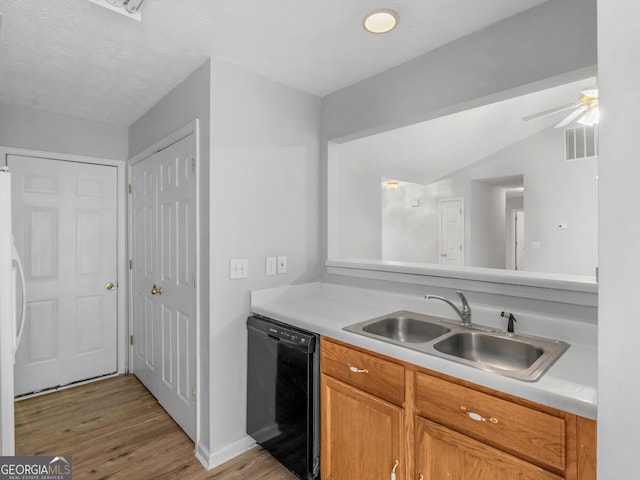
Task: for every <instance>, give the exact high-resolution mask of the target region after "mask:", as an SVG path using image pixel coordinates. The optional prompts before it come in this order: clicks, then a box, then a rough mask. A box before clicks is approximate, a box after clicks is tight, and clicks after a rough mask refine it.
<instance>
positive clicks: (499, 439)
mask: <svg viewBox="0 0 640 480" xmlns="http://www.w3.org/2000/svg"><path fill="white" fill-rule="evenodd" d="M416 410H417V413H418V414H419V415H420V416H423V417H426V418H429V419H431V420H433V421H435V422H437V423H440V424H441V425H445V426H448V427H450V428H452V429H454V430H457V431H458V432H461V433H464V434H466V435H469V436H470V437H473V438H476V439H478V440H481V441H484V442H486V443H488V444H491V445H494V446H496V447H497V448H500V449H501V450H504V451H509V452H511V453H513V454H515V455H518V456H519V457H521V458H525V459H527V460H529V461H533V462H536V463H538V464H542V465H546V466H548V467H552V468H555V469H557V470H561V471H564V470H565V464H566V458H565V451H566V448H565V438H566V435H565V420H564V419H563V418H558V417H554V416H553V415H549V414H547V413H543V412H539V411H537V410H534V409H531V408H528V407H525V406H522V405H518V404H515V403H512V402H509V401H507V400H503V399H500V398H496V397H493V396H492V395H488V394H486V393H482V392H478V391H475V390H472V389H470V388H467V387H463V386H461V385H457V384H454V383H451V382H448V381H446V380H442V379H439V378H435V377H431V376H429V375H425V374H422V373H418V374H417V375H416Z"/></svg>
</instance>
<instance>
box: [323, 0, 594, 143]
mask: <svg viewBox="0 0 640 480" xmlns="http://www.w3.org/2000/svg"><path fill="white" fill-rule="evenodd" d="M595 10H596V2H595V0H551V1H549V2H547V3H544V4H542V5H540V6H539V7H536V8H533V9H531V10H528V11H526V12H523V13H521V14H519V15H516V16H514V17H511V18H508V19H505V20H503V21H501V22H498V23H496V24H494V25H492V26H490V27H488V28H486V29H484V30H481V31H479V32H476V33H474V34H471V35H469V36H467V37H464V38H462V39H459V40H457V41H454V42H452V43H449V44H447V45H445V46H443V47H441V48H439V49H437V50H435V51H433V52H430V53H428V54H426V55H424V56H422V57H418V58H417V59H415V60H412V61H410V62H407V63H405V64H403V65H400V66H398V67H395V68H392V69H390V70H388V71H386V72H384V73H381V74H379V75H376V76H374V77H372V78H369V79H367V80H364V81H362V82H360V83H357V84H355V85H353V86H351V87H347V88H344V89H342V90H339V91H337V92H335V93H333V94H331V95H329V96H327V97H325V98H324V100H323V122H322V127H323V136H324V138H326V139H336V138H342V137H348V136H350V135H356V136H359V135H361V133H362V132H368V131H380V130H382V129H388V128H390V127H398V126H401V125H407V124H409V123H415V122H416V121H421V120H426V119H429V118H435V117H438V116H441V115H443V114H444V113H452V112H454V111H459V110H464V109H466V108H468V106H469V104H473V105H477V104H478V99H481V98H483V97H490V96H492V95H494V94H496V93H498V92H503V91H505V90H509V89H512V88H517V87H521V86H523V85H527V84H530V83H532V82H536V81H539V80H544V79H547V78H550V77H553V76H555V75H561V74H564V73H567V72H572V71H575V70H579V69H582V68H585V67H591V66H593V65H595V64H596V24H595V19H596V15H595ZM585 76H586V75H585ZM582 78H584V77H582ZM484 103H488V102H484Z"/></svg>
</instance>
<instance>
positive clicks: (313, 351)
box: [247, 315, 320, 480]
mask: <svg viewBox="0 0 640 480" xmlns="http://www.w3.org/2000/svg"><path fill="white" fill-rule="evenodd" d="M247 333H248V355H247V433H248V434H249V435H251V436H252V437H253V438H254V439H255V440H256V442H257V443H258V444H259V445H261V446H262V447H263V448H264V449H265V450H267V451H268V452H269V453H270V454H271V455H273V457H274V458H276V459H277V460H278V461H279V462H280V463H282V464H283V465H284V466H285V467H287V468H288V469H289V470H291V471H292V472H293V473H294V474H295V475H296V476H298V477H300V478H301V479H303V480H315V479H316V478H319V473H320V432H319V429H320V424H319V416H320V414H319V401H320V400H319V389H318V386H319V384H318V379H319V354H318V337H317V335H315V334H314V333H311V332H307V331H304V330H300V329H298V328H294V327H292V326H290V325H286V324H283V323H281V322H277V321H275V320H272V319H269V318H265V317H260V316H257V315H254V316H251V317H249V318H248V319H247Z"/></svg>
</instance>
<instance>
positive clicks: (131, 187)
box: [129, 184, 133, 193]
mask: <svg viewBox="0 0 640 480" xmlns="http://www.w3.org/2000/svg"><path fill="white" fill-rule="evenodd" d="M129 193H133V185H131V184H129Z"/></svg>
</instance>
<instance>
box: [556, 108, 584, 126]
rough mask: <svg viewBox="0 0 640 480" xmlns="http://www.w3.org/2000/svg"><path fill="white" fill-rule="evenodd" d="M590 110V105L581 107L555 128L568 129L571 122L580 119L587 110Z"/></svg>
mask: <svg viewBox="0 0 640 480" xmlns="http://www.w3.org/2000/svg"><path fill="white" fill-rule="evenodd" d="M588 108H589V106H588V105H581V106H579V107H578V108H577V109H576V110H575V111H573V112H571V113H570V114H569V115H567V116H566V117H565V119H564V120H562V121H561V122H559V123H558V124H557V125H556V126H555V127H553V128H562V127H566V126H567V125H569V124H570V123H571V122H573V121H575V120H576V119H577V118H578V117H580V116H581V115H582V114H583V113H584V112H585V111H586V110H587V109H588Z"/></svg>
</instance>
